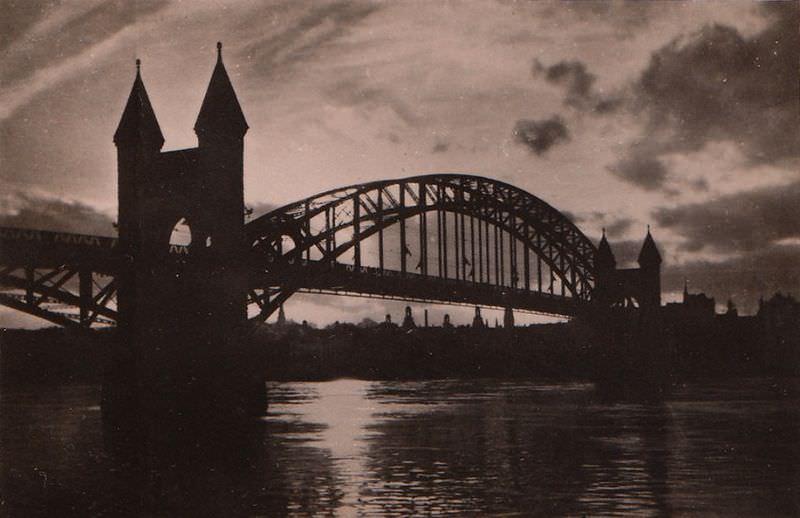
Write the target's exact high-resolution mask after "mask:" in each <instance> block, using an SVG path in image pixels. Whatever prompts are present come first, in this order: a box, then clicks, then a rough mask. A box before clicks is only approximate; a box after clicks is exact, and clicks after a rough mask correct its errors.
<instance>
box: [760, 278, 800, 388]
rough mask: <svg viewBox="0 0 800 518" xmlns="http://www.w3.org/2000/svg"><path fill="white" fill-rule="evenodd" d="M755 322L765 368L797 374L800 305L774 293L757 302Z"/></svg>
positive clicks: (799, 366) (788, 297)
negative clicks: (768, 297) (767, 298)
mask: <svg viewBox="0 0 800 518" xmlns="http://www.w3.org/2000/svg"><path fill="white" fill-rule="evenodd" d="M756 319H757V321H758V329H759V334H760V338H761V344H762V347H763V349H764V358H765V362H766V366H767V367H769V368H773V369H777V370H780V371H782V372H788V373H790V374H793V375H798V374H800V302H798V301H797V300H796V299H795V298H794V297H792V296H791V295H782V294H781V293H776V294H775V295H773V296H772V298H771V299H769V300H767V301H764V300H763V299H762V300H759V302H758V314H757V315H756Z"/></svg>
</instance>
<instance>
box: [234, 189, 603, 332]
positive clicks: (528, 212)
mask: <svg viewBox="0 0 800 518" xmlns="http://www.w3.org/2000/svg"><path fill="white" fill-rule="evenodd" d="M393 229H396V230H395V231H394V232H392V230H393ZM246 231H247V239H248V243H249V245H250V247H251V251H252V254H251V257H250V260H251V261H252V262H251V265H252V268H253V271H254V278H253V280H254V284H253V285H252V286H253V289H252V290H251V292H250V298H251V300H252V301H253V302H255V303H256V304H258V306H259V307H260V312H259V315H258V317H259V318H266V317H267V316H268V315H269V314H271V313H272V312H273V311H274V310H276V309H277V307H278V306H279V305H280V304H282V303H283V302H284V301H285V300H286V299H288V298H289V297H290V296H291V295H292V294H293V293H295V292H296V291H298V290H304V291H309V290H310V291H314V290H317V291H321V292H328V293H341V294H345V293H349V294H359V295H368V296H377V297H384V298H397V299H405V300H428V301H436V302H444V303H464V304H481V305H488V306H497V307H515V308H518V309H524V310H530V311H536V312H543V313H551V314H559V315H573V314H574V313H575V311H576V310H577V308H578V306H579V305H580V304H582V303H586V302H588V301H589V300H590V299H591V294H592V288H593V284H594V254H595V247H594V245H593V244H592V242H591V241H590V240H589V239H588V238H587V237H586V236H585V235H584V234H583V233H582V232H581V231H580V230H579V229H578V228H577V227H576V226H575V225H574V224H573V223H572V222H571V221H570V220H569V219H568V218H567V217H566V216H564V214H562V213H561V212H559V211H558V210H556V209H555V208H553V207H552V206H550V205H549V204H547V203H545V202H544V201H542V200H541V199H539V198H537V197H536V196H533V195H532V194H530V193H528V192H526V191H524V190H522V189H519V188H517V187H514V186H512V185H509V184H507V183H504V182H500V181H497V180H493V179H489V178H484V177H480V176H472V175H463V174H437V175H427V176H414V177H411V178H404V179H399V180H385V181H376V182H370V183H365V184H358V185H352V186H349V187H343V188H339V189H334V190H330V191H327V192H323V193H321V194H317V195H315V196H311V197H309V198H306V199H304V200H300V201H298V202H295V203H291V204H289V205H286V206H284V207H281V208H279V209H276V210H274V211H272V212H270V213H268V214H265V215H263V216H261V217H259V218H257V219H255V220H253V221H251V222H250V223H248V224H247V226H246ZM368 262H371V264H369V265H368V264H367V263H368ZM389 263H392V264H393V266H394V267H393V268H392V267H390V266H389ZM259 284H260V286H259Z"/></svg>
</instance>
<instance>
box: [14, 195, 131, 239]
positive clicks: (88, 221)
mask: <svg viewBox="0 0 800 518" xmlns="http://www.w3.org/2000/svg"><path fill="white" fill-rule="evenodd" d="M0 226H4V227H17V228H34V229H40V230H50V231H53V232H73V233H77V234H92V235H101V236H114V235H116V230H115V229H114V225H113V221H112V219H111V217H110V216H109V215H108V214H105V213H102V212H100V211H98V210H96V209H94V208H93V207H90V206H89V205H86V204H84V203H81V202H79V201H64V200H59V199H56V198H51V197H45V196H37V195H32V194H24V193H19V192H17V193H11V194H6V195H3V196H2V197H0Z"/></svg>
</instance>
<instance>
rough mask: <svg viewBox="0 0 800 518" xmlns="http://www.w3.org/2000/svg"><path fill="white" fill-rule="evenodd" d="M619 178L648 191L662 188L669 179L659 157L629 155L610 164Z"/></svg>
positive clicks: (610, 169) (609, 167)
mask: <svg viewBox="0 0 800 518" xmlns="http://www.w3.org/2000/svg"><path fill="white" fill-rule="evenodd" d="M608 170H609V171H611V172H612V173H613V174H614V175H615V176H616V177H617V178H620V179H622V180H625V181H626V182H628V183H632V184H633V185H637V186H639V187H641V188H642V189H645V190H647V191H655V190H659V189H662V188H663V187H664V184H665V182H666V180H667V168H666V167H664V164H662V163H661V162H660V161H659V160H658V159H657V158H652V157H646V156H637V155H633V156H629V157H627V158H624V159H622V160H620V161H618V162H617V163H615V164H613V165H610V166H608Z"/></svg>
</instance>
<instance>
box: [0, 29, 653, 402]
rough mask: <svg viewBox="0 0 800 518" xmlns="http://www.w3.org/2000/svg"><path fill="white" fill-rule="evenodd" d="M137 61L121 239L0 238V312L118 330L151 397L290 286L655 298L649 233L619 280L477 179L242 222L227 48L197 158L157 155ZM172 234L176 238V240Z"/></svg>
mask: <svg viewBox="0 0 800 518" xmlns="http://www.w3.org/2000/svg"><path fill="white" fill-rule="evenodd" d="M139 67H140V66H139V61H138V60H137V71H136V77H135V80H134V84H133V87H132V89H131V93H130V96H129V98H128V101H127V104H126V106H125V109H124V112H123V115H122V118H121V121H120V123H119V126H118V128H117V131H116V133H115V135H114V143H115V144H116V146H117V156H118V197H119V200H118V201H119V204H118V224H117V228H118V233H119V238H118V239H116V238H110V237H101V236H91V235H80V234H69V233H60V232H49V231H46V230H36V229H34V230H30V229H16V228H0V287H2V291H0V304H3V305H6V306H8V307H11V308H13V309H15V310H19V311H22V312H26V313H29V314H31V315H35V316H37V317H41V318H43V319H45V320H48V321H50V322H52V323H55V324H57V325H61V326H65V327H76V328H84V329H86V328H91V327H98V326H108V325H114V324H116V325H117V326H118V327H119V328H120V329H121V331H122V333H123V335H124V336H125V337H126V340H127V343H128V345H127V353H126V354H128V355H129V357H130V358H133V359H135V361H134V360H133V359H131V360H130V361H129V360H125V361H127V362H128V363H131V364H132V365H135V366H136V367H135V368H136V369H139V370H138V374H135V376H136V377H137V379H139V384H140V386H142V387H143V386H147V387H148V388H146V389H144V388H142V389H141V390H148V391H150V392H151V395H153V394H156V393H158V390H157V389H155V388H153V387H154V386H157V385H158V384H159V383H166V382H164V381H163V380H164V379H169V380H172V381H170V383H173V382H175V379H177V378H179V377H181V376H183V377H184V378H185V379H187V380H189V379H191V380H194V379H196V378H197V377H198V376H200V377H202V376H207V377H213V376H210V375H208V372H206V371H204V370H202V369H200V367H198V365H205V367H204V368H206V370H207V371H209V372H210V371H214V370H215V365H216V363H215V362H219V361H223V362H224V361H228V360H229V358H228V356H229V351H230V350H235V347H236V346H235V344H234V342H235V339H234V338H232V337H233V336H234V335H236V333H234V332H233V331H234V330H241V329H243V328H244V327H246V326H244V325H243V324H244V323H245V322H246V319H247V316H248V314H250V315H251V317H252V318H255V319H260V320H264V319H266V318H267V317H268V316H269V315H270V314H272V313H273V312H274V311H275V310H277V309H278V308H279V307H280V305H281V304H283V302H285V301H286V300H287V299H288V298H289V297H290V296H291V295H292V294H294V293H296V292H298V291H313V292H319V293H331V294H346V295H358V296H368V297H380V298H390V299H402V300H419V301H430V302H441V303H451V304H452V303H455V304H470V305H483V306H495V307H502V308H506V309H508V308H514V309H521V310H527V311H536V312H542V313H548V314H555V315H564V316H573V315H575V314H577V313H579V312H580V311H582V310H587V309H591V308H593V307H598V306H601V307H602V306H613V305H622V304H626V305H627V304H635V305H638V306H640V307H655V306H658V305H660V280H659V279H660V264H661V257H660V255H659V254H658V250H657V248H656V246H655V243H654V242H653V240H652V237H651V236H650V234H649V232H648V235H647V238H646V239H645V242H644V246H643V247H642V253H641V254H640V256H639V263H640V266H641V268H639V269H632V270H617V269H616V262H615V260H614V257H613V254H612V252H611V249H610V247H609V245H608V242H607V241H606V239H605V235H604V236H603V239H602V240H601V242H600V244H599V246H598V247H595V246H594V245H593V243H592V242H591V241H590V240H589V239H588V238H587V237H586V236H585V235H584V234H583V233H582V232H581V231H580V230H579V229H578V228H577V227H576V226H575V225H574V224H573V223H572V222H571V221H570V219H569V218H567V217H566V216H565V215H564V214H563V213H561V212H559V211H558V210H556V209H555V208H553V207H552V206H550V205H548V204H547V203H545V202H544V201H542V200H541V199H539V198H537V197H536V196H534V195H532V194H530V193H528V192H525V191H524V190H522V189H519V188H517V187H514V186H512V185H509V184H507V183H503V182H500V181H497V180H493V179H489V178H483V177H478V176H470V175H462V174H437V175H428V176H415V177H411V178H404V179H400V180H386V181H377V182H370V183H364V184H359V185H353V186H349V187H343V188H339V189H334V190H331V191H327V192H324V193H321V194H317V195H315V196H311V197H309V198H306V199H304V200H300V201H298V202H295V203H291V204H289V205H286V206H284V207H281V208H278V209H276V210H273V211H271V212H269V213H267V214H264V215H262V216H260V217H257V218H255V219H253V220H251V221H249V222H245V220H246V217H247V212H248V211H247V209H246V207H245V206H244V182H243V149H244V136H245V133H246V132H247V130H248V125H247V122H246V120H245V117H244V114H243V112H242V110H241V106H240V105H239V101H238V99H237V97H236V94H235V92H234V90H233V86H232V84H231V82H230V79H229V77H228V74H227V72H226V70H225V67H224V65H223V62H222V52H221V44H218V56H217V63H216V66H215V68H214V71H213V74H212V77H211V81H210V83H209V87H208V90H207V92H206V95H205V98H204V100H203V104H202V106H201V109H200V113H199V115H198V118H197V122H196V124H195V132H196V133H197V136H198V147H197V148H192V149H182V150H176V151H167V152H163V151H161V148H162V146H163V144H164V137H163V135H162V133H161V130H160V127H159V124H158V121H157V119H156V116H155V113H154V111H153V108H152V106H151V104H150V100H149V97H148V95H147V92H146V90H145V87H144V83H143V81H142V78H141V73H140V70H139ZM180 228H186V229H188V232H189V233H190V234H191V239H190V240H189V242H188V243H179V242H177V241H176V240H173V239H171V236H174V235H175V233H176V231H177V230H178V229H180ZM248 305H250V306H252V308H253V309H252V310H250V311H249V312H248V309H247V307H248ZM237 332H238V331H237ZM198 343H200V344H203V345H202V347H198V346H197V344H198ZM165 344H168V345H165ZM175 344H182V345H180V346H178V345H175ZM232 344H233V345H232ZM226 348H228V349H226ZM242 354H243V358H244V357H246V354H245V353H242ZM198 355H206V356H204V357H203V359H202V360H198V359H197V358H198ZM186 357H190V358H191V361H190V362H189V360H186V359H185V358H186ZM120 361H123V360H120ZM237 361H239V360H237ZM241 361H242V362H243V364H245V363H247V361H246V358H245V359H244V360H241ZM187 362H189V363H187ZM190 363H191V364H190ZM176 366H178V367H176ZM132 368H133V367H132ZM198 369H199V370H198ZM221 370H225V369H221ZM234 370H235V369H234V368H233V367H231V368H230V369H228V371H229V372H233V371H234ZM159 373H160V374H161V375H162V376H161V377H159V376H160V374H159ZM176 373H180V375H178V374H176ZM228 376H230V374H228ZM254 376H255V378H254V379H257V378H258V375H257V374H254ZM145 378H146V379H145ZM261 379H263V378H261ZM177 383H178V384H180V382H177ZM193 383H194V382H193V381H192V382H188V381H187V386H188V385H192V384H193ZM221 383H222V384H223V385H224V384H225V383H227V382H226V381H224V380H223V381H221ZM257 384H258V383H255V385H257ZM212 385H213V384H212ZM192 386H193V385H192ZM217 388H219V385H218V386H217ZM187 390H188V389H187ZM192 390H193V389H192ZM215 390H216V389H215ZM261 390H262V391H263V383H262V388H261ZM155 401H157V398H156V397H155V396H153V398H152V401H151V403H152V402H155Z"/></svg>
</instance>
